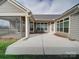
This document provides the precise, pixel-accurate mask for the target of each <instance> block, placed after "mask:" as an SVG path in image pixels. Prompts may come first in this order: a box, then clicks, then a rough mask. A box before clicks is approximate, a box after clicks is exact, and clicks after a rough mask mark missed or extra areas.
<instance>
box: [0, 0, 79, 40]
mask: <svg viewBox="0 0 79 59" xmlns="http://www.w3.org/2000/svg"><path fill="white" fill-rule="evenodd" d="M0 19H3V20H7V21H9V22H10V27H9V31H10V32H11V31H13V33H16V35H19V36H18V37H22V38H23V37H25V38H29V35H30V34H31V33H33V34H35V33H48V32H51V33H57V34H58V35H61V36H63V35H64V36H66V37H67V38H69V39H72V40H73V39H74V40H79V27H78V26H79V4H77V5H75V6H74V7H72V8H71V9H69V10H67V11H66V12H64V13H63V14H62V15H43V14H40V15H32V12H31V11H30V10H29V9H27V8H25V7H24V6H23V5H21V4H20V3H18V2H17V1H16V0H1V2H0Z"/></svg>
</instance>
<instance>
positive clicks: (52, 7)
mask: <svg viewBox="0 0 79 59" xmlns="http://www.w3.org/2000/svg"><path fill="white" fill-rule="evenodd" d="M17 1H19V2H20V3H21V4H23V5H24V6H25V7H26V8H28V9H30V10H31V11H32V13H33V14H62V13H63V12H65V11H66V10H68V9H70V8H71V7H72V6H74V5H76V4H78V3H79V0H17Z"/></svg>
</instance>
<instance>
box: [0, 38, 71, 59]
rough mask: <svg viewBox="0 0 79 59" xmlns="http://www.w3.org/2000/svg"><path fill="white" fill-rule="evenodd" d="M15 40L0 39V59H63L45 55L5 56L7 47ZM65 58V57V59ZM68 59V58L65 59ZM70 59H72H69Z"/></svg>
mask: <svg viewBox="0 0 79 59" xmlns="http://www.w3.org/2000/svg"><path fill="white" fill-rule="evenodd" d="M15 41H16V40H15V39H0V59H63V57H61V56H56V55H55V56H45V55H41V56H39V55H37V56H34V55H5V50H6V48H7V46H9V45H10V44H12V43H14V42H15ZM65 58H67V57H65ZM67 59H69V58H67ZM70 59H72V58H70Z"/></svg>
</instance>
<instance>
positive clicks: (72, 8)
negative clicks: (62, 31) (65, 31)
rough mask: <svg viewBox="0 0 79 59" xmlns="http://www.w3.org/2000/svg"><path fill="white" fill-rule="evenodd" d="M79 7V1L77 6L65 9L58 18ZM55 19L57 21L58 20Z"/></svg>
mask: <svg viewBox="0 0 79 59" xmlns="http://www.w3.org/2000/svg"><path fill="white" fill-rule="evenodd" d="M77 8H79V3H78V4H76V5H75V6H73V7H71V8H70V9H68V10H67V11H65V12H64V13H63V14H62V15H61V16H60V17H58V18H57V19H60V18H62V17H63V16H65V15H67V14H68V13H70V12H72V11H73V10H75V9H77ZM57 19H55V21H56V20H57Z"/></svg>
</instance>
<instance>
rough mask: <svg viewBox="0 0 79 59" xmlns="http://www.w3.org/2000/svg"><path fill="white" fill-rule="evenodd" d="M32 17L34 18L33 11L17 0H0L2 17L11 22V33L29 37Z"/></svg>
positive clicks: (0, 16)
mask: <svg viewBox="0 0 79 59" xmlns="http://www.w3.org/2000/svg"><path fill="white" fill-rule="evenodd" d="M30 18H33V16H32V14H31V11H30V10H29V9H27V8H25V7H24V6H23V5H21V4H20V3H18V2H17V1H16V0H0V19H3V20H7V21H9V22H10V27H9V32H10V33H11V32H12V33H15V34H16V35H15V36H17V35H19V36H18V37H21V36H22V37H26V38H28V35H29V21H30ZM31 21H34V20H33V19H31Z"/></svg>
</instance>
